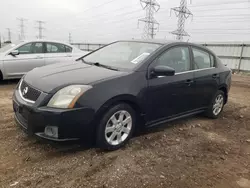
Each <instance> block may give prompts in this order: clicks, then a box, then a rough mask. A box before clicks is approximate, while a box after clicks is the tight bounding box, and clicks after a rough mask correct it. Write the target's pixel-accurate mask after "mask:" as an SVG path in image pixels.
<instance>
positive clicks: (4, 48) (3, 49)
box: [0, 42, 21, 53]
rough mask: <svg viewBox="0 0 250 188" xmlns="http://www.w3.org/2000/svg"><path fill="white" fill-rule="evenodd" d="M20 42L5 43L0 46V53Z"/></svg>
mask: <svg viewBox="0 0 250 188" xmlns="http://www.w3.org/2000/svg"><path fill="white" fill-rule="evenodd" d="M20 43H21V42H14V43H11V44H7V45H5V46H4V47H2V48H0V53H3V52H6V51H8V50H9V49H11V48H13V47H15V46H17V45H18V44H20Z"/></svg>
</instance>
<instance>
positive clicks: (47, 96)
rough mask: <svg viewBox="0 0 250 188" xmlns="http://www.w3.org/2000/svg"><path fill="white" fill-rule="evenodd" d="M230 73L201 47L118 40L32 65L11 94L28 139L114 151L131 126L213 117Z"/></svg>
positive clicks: (224, 100)
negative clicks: (84, 142) (88, 141)
mask: <svg viewBox="0 0 250 188" xmlns="http://www.w3.org/2000/svg"><path fill="white" fill-rule="evenodd" d="M230 85H231V70H230V69H228V68H227V67H225V66H224V65H223V64H222V63H221V60H220V59H219V58H218V57H217V56H216V55H215V54H214V53H213V52H212V51H210V50H208V49H207V48H204V47H202V46H199V45H195V44H191V43H184V42H166V41H156V40H152V41H140V40H132V41H118V42H114V43H111V44H109V45H107V46H104V47H103V48H100V49H98V50H96V51H94V52H92V53H90V54H88V55H85V56H84V57H82V58H80V59H78V60H77V61H76V62H68V63H64V64H55V65H49V66H45V67H42V68H36V69H34V70H32V71H31V72H29V73H28V74H27V75H25V76H24V77H23V78H22V79H21V80H20V82H19V84H18V86H17V88H16V90H15V92H14V96H13V108H14V111H15V119H16V122H17V123H18V124H19V125H20V126H21V127H22V128H24V129H25V130H26V132H28V133H29V134H35V135H37V136H39V137H42V138H45V139H49V140H54V141H66V140H76V139H81V138H87V137H88V138H92V139H94V140H95V142H96V144H97V146H98V147H100V148H103V149H107V150H115V149H118V148H120V147H121V146H123V145H124V144H125V143H127V142H128V140H129V139H130V138H131V136H132V135H133V133H134V131H135V129H137V128H143V127H152V126H155V125H158V124H162V123H166V122H169V121H172V120H176V119H179V118H183V117H186V116H190V115H194V114H198V113H204V114H206V115H207V116H208V117H211V118H217V117H218V116H219V115H220V113H221V112H222V110H223V107H224V105H225V104H226V103H227V100H228V92H229V89H230Z"/></svg>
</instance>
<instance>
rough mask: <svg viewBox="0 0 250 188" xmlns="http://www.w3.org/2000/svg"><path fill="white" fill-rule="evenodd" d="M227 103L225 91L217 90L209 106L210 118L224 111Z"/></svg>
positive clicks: (216, 116)
mask: <svg viewBox="0 0 250 188" xmlns="http://www.w3.org/2000/svg"><path fill="white" fill-rule="evenodd" d="M224 104H225V93H224V92H223V91H220V90H219V91H217V93H216V94H215V97H214V98H213V101H212V103H211V105H210V106H209V108H208V109H207V112H206V115H207V116H208V117H210V118H213V119H216V118H218V117H219V115H220V114H221V112H222V111H223V108H224Z"/></svg>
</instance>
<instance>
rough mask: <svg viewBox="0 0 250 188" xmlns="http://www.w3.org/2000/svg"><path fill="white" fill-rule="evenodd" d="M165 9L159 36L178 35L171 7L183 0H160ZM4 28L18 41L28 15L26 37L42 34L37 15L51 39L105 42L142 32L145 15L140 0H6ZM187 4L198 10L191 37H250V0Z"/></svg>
mask: <svg viewBox="0 0 250 188" xmlns="http://www.w3.org/2000/svg"><path fill="white" fill-rule="evenodd" d="M157 2H158V3H159V4H160V6H161V9H160V10H159V11H158V12H157V13H155V19H156V20H157V21H158V22H159V23H160V27H159V31H158V32H157V33H156V37H155V38H167V39H171V40H173V39H174V36H173V35H171V34H170V33H169V32H171V31H173V30H175V29H176V28H177V19H176V17H175V15H174V13H172V15H171V17H170V9H171V8H172V7H177V6H179V0H157ZM0 5H1V11H0V33H1V35H2V36H3V37H4V38H5V39H7V36H8V35H7V30H6V28H10V29H11V36H12V39H13V41H14V40H17V39H18V35H19V33H20V28H19V26H18V25H19V21H18V20H17V18H25V19H27V21H26V22H25V36H26V39H34V38H35V37H36V36H37V35H38V30H37V29H36V28H35V27H37V24H36V22H35V21H36V20H42V21H45V22H46V23H45V24H44V27H45V28H46V29H45V30H44V36H45V38H46V39H54V40H62V41H68V34H69V32H70V33H71V34H72V39H73V42H89V43H106V42H111V41H114V40H119V39H131V38H141V35H142V32H143V27H144V25H143V23H140V24H139V26H138V19H139V18H143V17H145V11H144V10H142V8H141V5H140V1H139V0H113V1H112V0H91V1H90V0H1V3H0ZM188 8H189V9H190V10H191V11H192V13H193V14H194V16H193V19H192V18H190V19H188V20H187V21H186V31H187V32H188V33H189V34H190V37H185V40H188V39H189V40H190V41H202V42H211V41H238V42H241V41H246V40H248V41H250V0H192V4H190V3H188Z"/></svg>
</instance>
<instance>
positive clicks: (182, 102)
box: [146, 46, 195, 123]
mask: <svg viewBox="0 0 250 188" xmlns="http://www.w3.org/2000/svg"><path fill="white" fill-rule="evenodd" d="M190 57H191V55H190V50H189V46H175V47H172V48H170V49H167V50H166V51H165V52H164V53H162V54H161V55H160V56H159V58H158V59H156V60H155V62H154V63H152V64H151V65H150V67H149V71H150V70H151V69H152V68H153V67H155V66H158V65H165V66H169V67H172V68H174V69H175V72H176V73H175V75H174V76H165V77H162V76H160V77H153V78H150V79H149V80H148V89H147V100H146V101H147V122H151V123H152V122H155V121H161V120H164V119H166V118H167V117H173V116H176V115H180V114H182V113H185V112H188V111H191V110H193V108H194V107H193V101H194V92H195V88H194V83H193V79H194V72H193V71H192V64H191V59H190Z"/></svg>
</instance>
